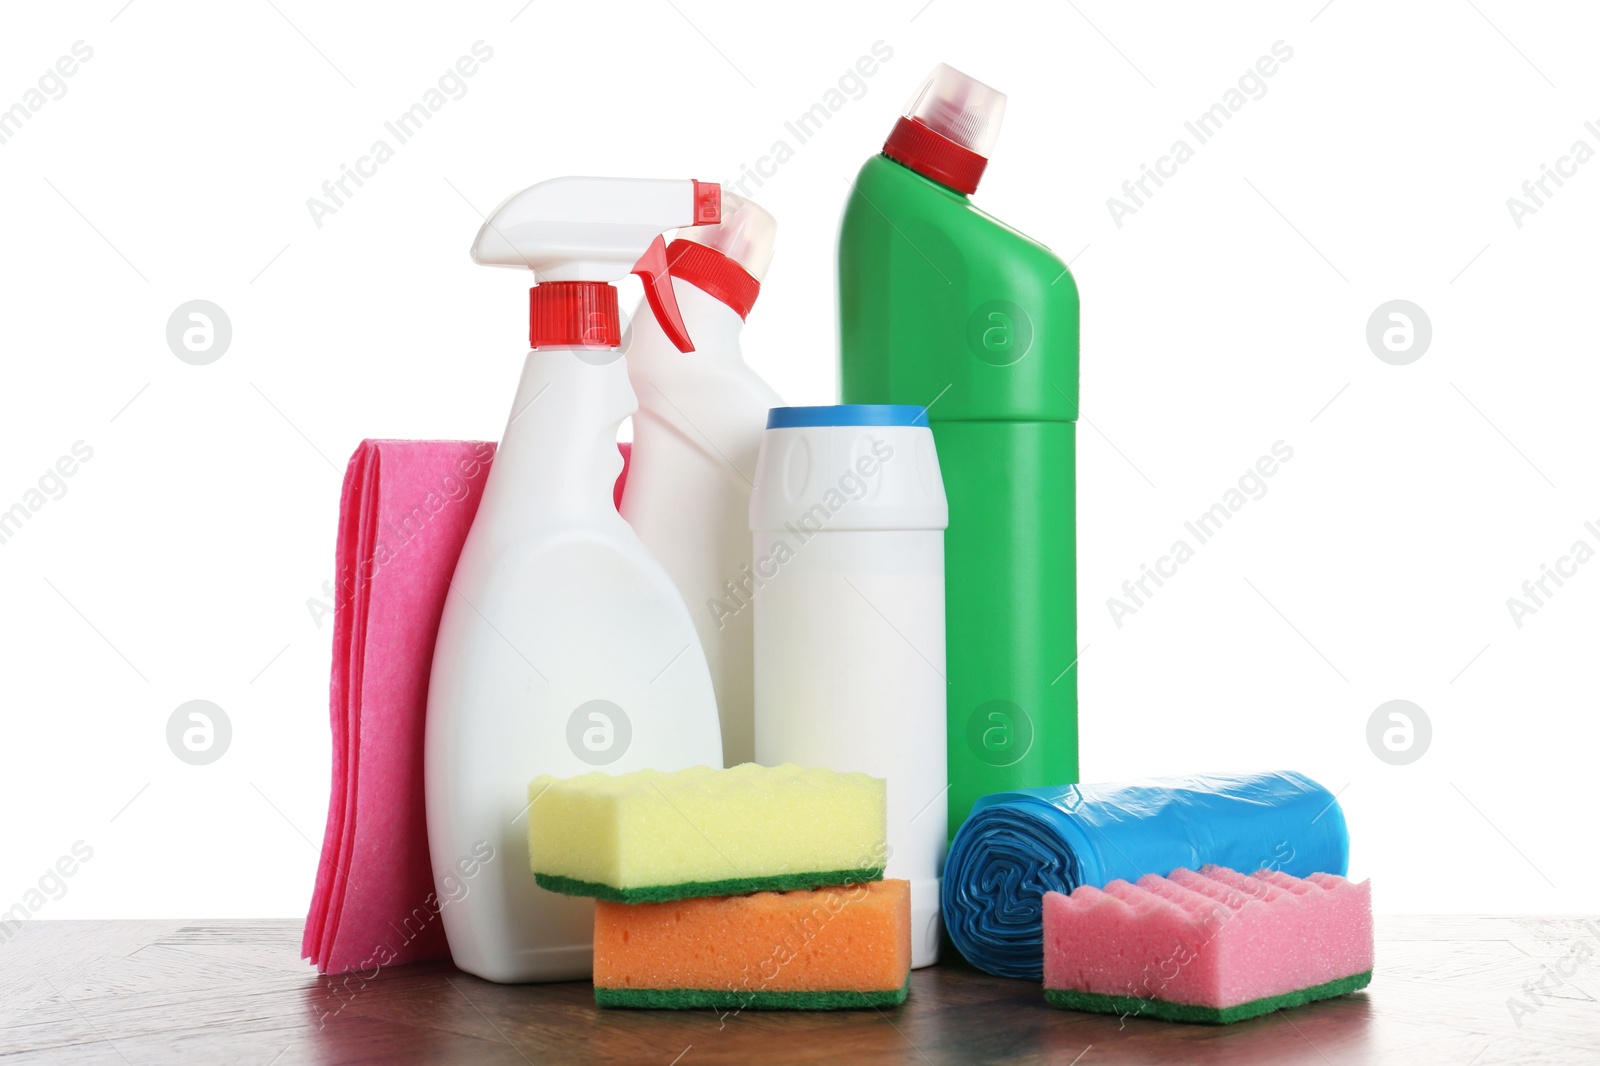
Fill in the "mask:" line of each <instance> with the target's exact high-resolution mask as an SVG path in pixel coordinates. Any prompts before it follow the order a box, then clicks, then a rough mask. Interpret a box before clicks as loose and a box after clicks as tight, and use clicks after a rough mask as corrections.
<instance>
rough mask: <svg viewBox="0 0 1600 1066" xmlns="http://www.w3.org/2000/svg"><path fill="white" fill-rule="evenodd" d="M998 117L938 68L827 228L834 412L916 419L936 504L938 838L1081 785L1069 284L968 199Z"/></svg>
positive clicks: (1047, 259) (1074, 370)
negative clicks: (941, 493)
mask: <svg viewBox="0 0 1600 1066" xmlns="http://www.w3.org/2000/svg"><path fill="white" fill-rule="evenodd" d="M1004 109H1005V97H1004V96H1003V95H1001V94H1000V93H998V92H995V91H994V90H993V89H991V88H989V87H988V86H986V85H983V84H982V83H980V82H977V81H974V80H973V79H971V78H969V77H967V76H966V75H964V74H962V73H961V72H960V71H957V70H954V69H952V68H950V67H947V66H944V65H940V66H939V67H938V68H937V69H935V70H934V72H933V74H932V75H931V76H930V77H929V78H928V80H927V81H926V82H924V83H923V85H922V87H921V88H920V89H919V90H918V91H917V93H916V94H915V95H914V96H913V97H912V100H911V103H910V105H909V106H908V107H907V108H906V112H905V115H904V116H903V117H902V118H901V119H900V121H899V122H898V123H897V124H896V125H895V127H894V129H893V131H892V132H891V133H890V135H889V139H888V140H887V141H886V142H885V143H884V146H883V153H882V154H881V155H878V156H875V157H873V158H872V159H869V160H868V161H867V163H866V165H865V166H863V167H862V168H861V172H860V174H859V175H857V177H856V180H855V183H854V185H853V186H852V187H851V192H850V196H849V200H848V201H847V203H846V206H845V211H844V221H843V224H842V226H841V228H840V232H839V327H840V328H839V345H840V375H841V383H842V389H843V398H844V401H845V402H846V403H861V404H920V405H924V406H926V407H927V408H928V415H929V419H930V421H931V424H932V428H933V437H934V440H935V441H936V442H937V443H938V448H939V466H940V468H941V470H942V471H943V473H944V487H945V492H946V494H947V495H948V496H949V500H950V529H949V532H948V534H947V535H946V537H945V596H946V607H945V619H946V627H947V633H948V637H947V640H946V646H947V647H948V649H949V652H948V656H949V657H948V674H949V680H950V685H949V710H948V724H949V759H950V772H949V782H950V792H949V797H948V802H949V812H950V817H949V831H950V832H951V833H952V834H954V833H955V831H956V829H957V828H958V827H960V825H961V822H962V820H963V819H964V818H965V817H966V816H967V812H968V810H969V809H971V807H972V804H973V802H974V801H976V800H977V798H978V797H979V796H984V795H988V794H989V793H993V792H1001V791H1005V790H1008V789H1017V788H1031V787H1041V786H1047V785H1059V784H1063V783H1067V782H1072V781H1076V780H1078V697H1077V684H1078V675H1077V660H1078V645H1077V621H1076V616H1075V613H1074V612H1075V604H1076V602H1077V591H1076V578H1075V542H1074V491H1075V490H1074V486H1073V470H1074V454H1075V453H1074V449H1075V422H1076V419H1077V417H1078V291H1077V287H1076V285H1075V284H1074V283H1073V279H1072V275H1071V274H1070V273H1069V272H1068V270H1067V267H1066V264H1064V263H1063V262H1062V261H1061V259H1060V258H1059V257H1057V256H1056V255H1055V254H1054V253H1052V252H1051V251H1050V250H1049V249H1048V248H1046V247H1044V245H1042V244H1039V243H1037V242H1035V241H1032V240H1030V239H1029V238H1027V237H1025V236H1023V235H1022V234H1021V233H1019V232H1018V231H1016V230H1014V229H1012V228H1011V227H1009V226H1007V225H1004V224H1003V223H1001V222H998V221H997V220H995V219H993V218H991V217H990V216H988V215H986V214H984V213H983V212H982V211H980V210H979V209H978V208H977V207H975V206H973V204H972V202H971V201H970V200H969V199H968V196H969V194H971V193H972V192H973V190H975V189H976V188H977V186H978V179H979V177H980V176H981V175H982V174H983V170H984V167H985V164H986V162H987V157H988V155H989V153H990V150H991V149H992V148H993V146H994V142H995V138H996V137H997V136H998V135H999V132H1000V119H1001V115H1002V113H1003V111H1004ZM1055 132H1056V131H1054V130H1051V132H1050V135H1051V136H1054V135H1055Z"/></svg>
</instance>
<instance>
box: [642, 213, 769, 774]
mask: <svg viewBox="0 0 1600 1066" xmlns="http://www.w3.org/2000/svg"><path fill="white" fill-rule="evenodd" d="M777 228H778V224H777V222H776V221H775V220H774V219H773V217H772V216H771V215H770V214H768V213H767V212H766V211H764V210H763V209H762V208H761V207H759V206H758V205H756V204H754V203H752V202H751V201H749V200H745V199H743V198H741V197H738V196H735V195H733V194H732V193H723V195H722V221H721V223H720V224H719V225H716V226H705V227H702V228H699V229H693V230H686V231H684V232H683V233H680V234H679V235H678V239H677V240H675V241H673V242H672V244H671V245H669V246H668V248H667V260H668V264H669V268H670V271H671V274H672V278H673V282H672V287H673V290H674V292H675V294H676V296H677V299H678V305H679V307H681V308H682V309H683V318H684V322H685V323H687V325H688V328H689V334H690V336H692V337H694V339H695V346H694V351H693V352H690V353H688V354H684V353H682V352H680V351H679V350H678V348H677V347H676V346H675V345H674V343H673V341H672V338H671V337H670V336H669V335H668V333H667V332H666V331H665V330H664V329H663V328H662V326H661V324H660V323H659V322H657V321H656V320H655V319H654V318H653V317H652V316H650V315H644V314H639V315H635V316H634V320H633V324H632V326H631V327H630V329H629V336H628V339H627V341H626V342H625V345H624V346H625V347H626V349H627V353H628V359H627V362H628V373H629V375H630V376H631V377H632V379H633V388H634V391H635V392H636V393H638V396H639V413H638V414H637V415H635V416H634V419H633V453H632V458H631V460H630V462H629V466H628V480H627V483H626V484H625V485H624V486H623V490H622V516H623V517H624V518H626V519H627V520H628V522H629V523H631V524H632V526H633V528H634V530H635V531H636V532H637V533H638V534H639V539H640V540H642V541H644V544H645V547H647V548H649V549H650V551H651V552H652V553H653V554H654V555H655V557H656V558H657V559H659V560H661V565H662V566H664V567H666V570H667V573H669V574H671V575H672V579H673V581H674V582H675V583H676V584H677V586H678V591H679V592H681V593H683V599H684V603H685V604H686V605H687V606H688V608H689V614H690V616H691V617H692V618H693V619H694V623H695V628H696V629H697V630H699V633H700V643H701V644H702V645H703V646H704V647H705V651H706V661H707V663H708V664H709V665H710V667H711V681H712V684H713V685H714V686H715V687H716V692H717V707H718V709H719V711H720V712H721V717H722V753H723V756H724V757H725V758H726V759H727V764H728V765H729V766H735V765H737V764H739V763H744V762H753V761H754V760H755V733H754V722H755V680H754V661H755V660H754V645H753V639H754V637H753V634H754V628H753V626H754V621H753V619H754V614H755V612H754V611H753V610H752V608H751V602H752V600H753V598H754V597H755V595H756V594H757V589H758V588H759V586H760V584H761V582H762V581H763V580H764V579H763V578H762V577H761V576H760V575H759V574H756V573H754V571H753V570H752V563H751V553H750V490H751V486H752V483H753V482H754V480H755V471H756V456H757V454H758V453H759V452H760V450H761V437H762V433H763V432H764V431H765V429H766V424H767V412H768V410H770V409H771V408H773V407H781V406H783V400H782V399H780V398H779V396H778V394H777V393H775V392H773V391H772V389H771V388H769V387H768V386H767V383H766V382H764V381H762V380H761V379H760V378H759V377H757V376H756V374H755V372H754V371H753V370H751V369H750V368H749V367H748V366H746V365H745V362H744V356H743V354H742V352H741V350H740V345H739V333H740V330H741V329H742V328H743V327H744V320H745V316H746V315H748V314H749V313H750V307H751V305H752V304H754V303H755V300H756V297H757V296H758V295H759V294H760V292H761V279H762V277H763V276H765V274H766V270H767V266H768V264H769V263H771V261H772V244H773V239H774V237H775V236H776V233H777Z"/></svg>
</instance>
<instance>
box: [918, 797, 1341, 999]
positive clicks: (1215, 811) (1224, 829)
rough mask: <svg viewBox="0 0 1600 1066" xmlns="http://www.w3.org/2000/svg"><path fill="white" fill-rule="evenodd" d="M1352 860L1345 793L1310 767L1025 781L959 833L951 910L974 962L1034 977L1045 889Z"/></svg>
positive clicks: (1316, 869)
mask: <svg viewBox="0 0 1600 1066" xmlns="http://www.w3.org/2000/svg"><path fill="white" fill-rule="evenodd" d="M1349 860H1350V836H1349V833H1348V832H1347V830H1346V829H1345V822H1344V813H1343V811H1341V810H1340V809H1339V802H1338V800H1337V799H1335V798H1334V796H1333V794H1332V793H1331V792H1329V791H1328V790H1327V789H1325V788H1323V787H1322V786H1321V785H1319V784H1317V783H1316V782H1315V781H1313V780H1311V779H1310V778H1309V777H1306V776H1304V775H1303V774H1297V773H1258V774H1205V775H1201V776H1195V777H1177V778H1159V779H1154V780H1149V781H1134V782H1129V783H1125V784H1106V785H1066V786H1060V787H1056V788H1035V789H1021V790H1018V791H1014V792H1002V793H998V794H996V795H993V796H985V797H983V798H982V799H980V800H979V801H978V803H977V805H976V806H975V807H974V808H973V810H972V815H971V817H969V818H968V819H967V822H966V824H965V825H963V826H962V827H961V829H960V831H959V832H957V833H956V838H955V840H954V841H953V842H952V843H951V845H950V855H949V858H948V859H947V860H946V862H945V869H944V920H945V926H946V928H947V929H948V930H949V932H950V939H951V941H952V942H953V943H954V944H955V946H956V948H957V950H959V951H960V952H961V954H962V955H963V956H965V957H966V959H967V961H968V962H970V963H972V964H973V965H974V966H976V967H978V968H979V969H981V970H986V971H988V972H989V973H992V974H997V975H999V976H1001V977H1031V978H1033V979H1035V980H1037V979H1038V978H1039V975H1040V973H1041V972H1042V965H1043V961H1042V957H1041V954H1040V928H1041V917H1040V905H1041V902H1040V901H1041V897H1042V896H1043V895H1044V893H1045V892H1048V891H1056V892H1071V891H1073V890H1074V889H1076V888H1078V887H1079V886H1080V885H1092V886H1095V887H1101V886H1104V885H1106V884H1109V883H1110V882H1112V881H1114V880H1116V879H1118V878H1121V879H1123V880H1126V881H1135V880H1137V879H1138V878H1140V877H1142V876H1143V875H1145V874H1160V875H1165V874H1167V873H1169V872H1171V871H1172V870H1175V869H1177V868H1178V867H1180V866H1183V867H1188V868H1189V869H1194V868H1196V867H1198V866H1201V865H1204V864H1206V863H1216V864H1219V865H1222V866H1229V867H1232V868H1234V869H1238V870H1256V869H1260V868H1262V867H1267V868H1270V869H1274V870H1279V871H1281V872H1283V873H1288V874H1293V875H1295V876H1297V877H1305V876H1307V875H1309V874H1313V873H1332V874H1340V875H1343V874H1344V873H1345V871H1346V869H1347V867H1348V864H1349Z"/></svg>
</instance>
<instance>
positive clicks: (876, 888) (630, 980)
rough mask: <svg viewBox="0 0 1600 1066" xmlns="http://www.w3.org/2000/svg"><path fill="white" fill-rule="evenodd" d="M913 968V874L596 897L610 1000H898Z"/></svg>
mask: <svg viewBox="0 0 1600 1066" xmlns="http://www.w3.org/2000/svg"><path fill="white" fill-rule="evenodd" d="M910 978H911V886H910V883H909V882H907V881H873V882H868V883H864V884H856V885H839V886H836V887H833V888H819V889H813V890H810V891H799V892H758V893H756V894H755V895H750V896H718V897H709V898H700V899H681V900H673V901H671V902H667V903H611V902H607V901H605V900H601V901H599V902H597V903H596V904H595V910H594V998H595V1002H596V1003H598V1004H600V1005H601V1006H603V1007H674V1008H684V1007H729V1008H738V1009H743V1008H746V1007H766V1008H791V1009H800V1010H825V1009H837V1008H848V1007H874V1006H890V1005H893V1004H897V1003H903V1002H905V998H906V991H907V988H908V987H909V981H910Z"/></svg>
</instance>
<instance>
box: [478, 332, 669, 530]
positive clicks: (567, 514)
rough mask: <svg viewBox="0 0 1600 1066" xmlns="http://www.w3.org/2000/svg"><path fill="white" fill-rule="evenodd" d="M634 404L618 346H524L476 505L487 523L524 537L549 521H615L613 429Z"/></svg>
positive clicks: (617, 458) (618, 461)
mask: <svg viewBox="0 0 1600 1066" xmlns="http://www.w3.org/2000/svg"><path fill="white" fill-rule="evenodd" d="M637 406H638V404H637V401H636V400H635V398H634V394H633V387H632V386H631V385H630V384H629V382H628V373H627V369H626V366H625V365H624V363H623V360H622V353H621V351H620V350H618V349H611V350H596V349H594V348H588V347H581V348H580V347H563V348H539V349H535V350H534V351H531V352H529V353H528V356H527V360H526V361H525V362H524V364H523V369H522V381H521V383H520V384H519V385H518V387H517V397H516V400H515V401H514V402H513V403H512V406H511V414H510V417H509V419H508V420H507V422H506V429H505V434H504V436H503V437H502V439H501V442H500V448H499V450H498V451H497V452H496V453H495V461H494V465H493V466H492V467H491V468H490V481H489V485H488V487H487V488H486V489H485V490H484V501H483V508H484V509H485V510H486V511H488V512H489V513H490V514H492V515H493V516H494V517H493V519H492V523H493V528H496V529H497V530H499V531H500V532H502V533H503V534H504V535H506V536H512V537H515V536H525V535H528V534H529V533H531V532H534V531H537V530H547V529H549V528H550V527H552V526H556V525H573V524H579V523H595V522H598V523H605V522H608V521H612V520H616V521H620V518H618V516H617V513H616V507H615V505H614V504H613V502H612V489H613V486H614V485H615V484H616V480H617V475H618V474H620V473H621V472H622V457H621V455H620V453H618V451H617V428H618V427H619V426H621V425H622V422H623V420H624V419H626V418H627V417H628V416H630V415H631V414H633V412H634V410H635V409H636V408H637Z"/></svg>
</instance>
